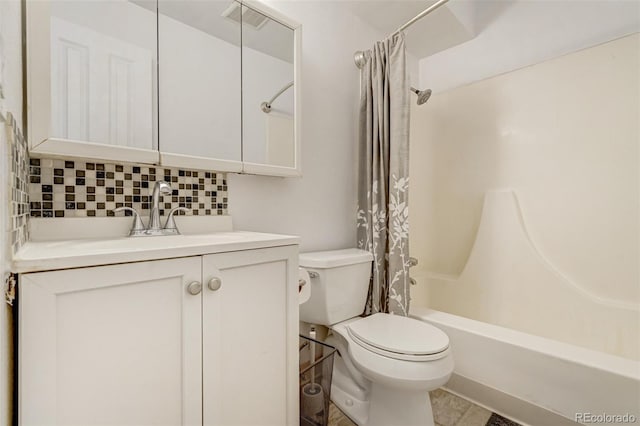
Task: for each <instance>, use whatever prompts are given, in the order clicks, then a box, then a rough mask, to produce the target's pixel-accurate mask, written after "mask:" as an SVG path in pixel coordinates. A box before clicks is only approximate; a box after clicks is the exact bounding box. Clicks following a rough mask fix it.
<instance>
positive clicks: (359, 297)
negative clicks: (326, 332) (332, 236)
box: [300, 249, 373, 326]
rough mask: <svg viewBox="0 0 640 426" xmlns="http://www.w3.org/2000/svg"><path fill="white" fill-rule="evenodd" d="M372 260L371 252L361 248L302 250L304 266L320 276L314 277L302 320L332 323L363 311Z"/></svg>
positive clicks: (311, 272)
mask: <svg viewBox="0 0 640 426" xmlns="http://www.w3.org/2000/svg"><path fill="white" fill-rule="evenodd" d="M372 261H373V256H372V255H371V253H369V252H367V251H364V250H359V249H345V250H331V251H318V252H313V253H301V254H300V266H301V267H303V268H304V269H306V270H307V272H309V274H310V275H316V274H317V276H316V277H315V278H313V277H312V278H311V297H310V298H309V300H307V301H306V302H305V303H303V304H301V305H300V321H304V322H307V323H311V324H320V325H326V326H331V325H333V324H337V323H339V322H342V321H344V320H347V319H349V318H353V317H356V316H358V315H360V314H362V313H363V311H364V305H365V302H366V299H367V292H368V290H369V280H370V277H371V262H372ZM314 273H315V274H314Z"/></svg>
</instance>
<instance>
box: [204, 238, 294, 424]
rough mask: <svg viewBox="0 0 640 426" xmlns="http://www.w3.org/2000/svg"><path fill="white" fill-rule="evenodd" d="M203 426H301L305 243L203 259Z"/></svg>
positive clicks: (223, 254)
mask: <svg viewBox="0 0 640 426" xmlns="http://www.w3.org/2000/svg"><path fill="white" fill-rule="evenodd" d="M203 279H204V288H203V290H202V291H203V299H202V301H203V303H202V308H203V309H202V326H203V404H204V410H203V415H204V418H203V424H204V425H206V426H215V425H226V426H230V425H262V426H268V425H274V426H282V425H294V424H296V425H297V424H298V421H299V419H298V395H297V389H298V386H297V383H298V346H297V342H298V339H297V329H298V303H297V300H298V299H297V291H298V287H297V246H288V247H278V248H270V249H259V250H248V251H243V252H234V253H222V254H215V255H209V256H204V258H203Z"/></svg>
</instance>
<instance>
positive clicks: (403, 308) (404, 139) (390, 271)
mask: <svg viewBox="0 0 640 426" xmlns="http://www.w3.org/2000/svg"><path fill="white" fill-rule="evenodd" d="M365 57H366V62H365V64H364V66H363V67H362V68H361V75H360V77H361V78H360V81H361V82H360V85H361V86H360V123H359V127H360V128H359V152H360V160H359V171H358V173H359V181H358V215H357V222H358V247H359V248H361V249H363V250H367V251H369V252H371V253H372V254H373V257H374V262H373V271H372V278H371V283H370V287H369V295H368V297H367V305H366V310H365V313H366V314H373V313H376V312H389V313H392V314H398V315H404V316H406V315H408V314H409V301H410V294H409V289H410V283H409V266H410V262H409V209H408V197H409V94H410V92H409V76H408V69H407V66H406V52H405V42H404V34H402V33H400V34H397V35H395V36H393V37H391V38H389V39H387V40H384V41H380V42H377V43H376V45H375V46H374V47H373V49H372V50H370V51H367V52H365Z"/></svg>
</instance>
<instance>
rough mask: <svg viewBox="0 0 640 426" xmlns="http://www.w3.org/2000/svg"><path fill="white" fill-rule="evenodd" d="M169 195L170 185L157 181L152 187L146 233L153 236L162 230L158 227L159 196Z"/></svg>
mask: <svg viewBox="0 0 640 426" xmlns="http://www.w3.org/2000/svg"><path fill="white" fill-rule="evenodd" d="M161 193H162V194H171V185H169V184H168V183H167V182H165V181H163V180H159V181H157V182H156V184H155V185H153V192H152V193H151V214H150V215H149V226H147V233H148V234H154V233H157V232H158V231H161V230H162V226H161V225H160V194H161Z"/></svg>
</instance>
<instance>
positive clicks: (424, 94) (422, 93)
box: [411, 87, 431, 105]
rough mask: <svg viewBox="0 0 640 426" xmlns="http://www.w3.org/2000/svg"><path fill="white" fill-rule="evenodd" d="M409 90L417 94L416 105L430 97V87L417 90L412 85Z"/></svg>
mask: <svg viewBox="0 0 640 426" xmlns="http://www.w3.org/2000/svg"><path fill="white" fill-rule="evenodd" d="M411 91H412V92H413V93H415V94H416V95H418V105H422V104H423V103H425V102H427V101H428V100H429V98H430V97H431V89H427V90H418V89H416V88H413V87H412V88H411Z"/></svg>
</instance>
